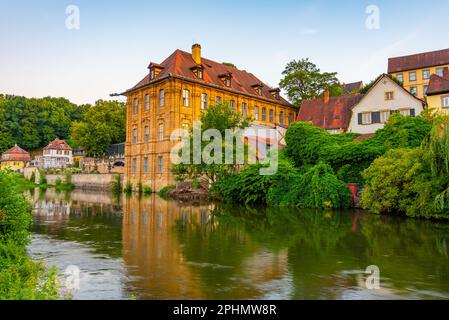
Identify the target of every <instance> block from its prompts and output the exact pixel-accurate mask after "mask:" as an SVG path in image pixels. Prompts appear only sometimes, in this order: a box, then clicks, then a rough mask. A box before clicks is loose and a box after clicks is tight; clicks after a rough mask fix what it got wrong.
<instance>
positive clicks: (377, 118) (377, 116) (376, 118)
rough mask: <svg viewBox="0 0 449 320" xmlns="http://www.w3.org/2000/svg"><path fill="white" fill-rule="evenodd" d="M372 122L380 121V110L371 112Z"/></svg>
mask: <svg viewBox="0 0 449 320" xmlns="http://www.w3.org/2000/svg"><path fill="white" fill-rule="evenodd" d="M371 120H372V121H371V122H372V123H380V112H379V111H378V112H372V113H371Z"/></svg>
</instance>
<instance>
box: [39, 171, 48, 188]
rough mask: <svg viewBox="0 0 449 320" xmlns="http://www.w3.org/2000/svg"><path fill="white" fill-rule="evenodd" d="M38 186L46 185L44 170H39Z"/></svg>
mask: <svg viewBox="0 0 449 320" xmlns="http://www.w3.org/2000/svg"><path fill="white" fill-rule="evenodd" d="M39 184H40V185H46V184H47V177H46V172H45V171H44V170H40V171H39Z"/></svg>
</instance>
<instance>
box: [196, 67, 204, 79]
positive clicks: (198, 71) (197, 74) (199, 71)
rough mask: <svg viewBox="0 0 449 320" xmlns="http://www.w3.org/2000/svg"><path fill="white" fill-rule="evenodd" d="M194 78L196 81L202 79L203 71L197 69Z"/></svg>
mask: <svg viewBox="0 0 449 320" xmlns="http://www.w3.org/2000/svg"><path fill="white" fill-rule="evenodd" d="M196 76H197V78H198V79H203V69H198V70H197V72H196Z"/></svg>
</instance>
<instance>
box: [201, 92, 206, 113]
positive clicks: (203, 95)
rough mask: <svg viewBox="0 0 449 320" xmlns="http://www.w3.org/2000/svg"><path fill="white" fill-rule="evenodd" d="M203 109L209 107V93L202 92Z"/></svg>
mask: <svg viewBox="0 0 449 320" xmlns="http://www.w3.org/2000/svg"><path fill="white" fill-rule="evenodd" d="M201 109H203V110H206V109H207V93H202V94H201Z"/></svg>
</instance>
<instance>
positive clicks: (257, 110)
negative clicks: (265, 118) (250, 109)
mask: <svg viewBox="0 0 449 320" xmlns="http://www.w3.org/2000/svg"><path fill="white" fill-rule="evenodd" d="M254 120H259V107H258V106H255V107H254Z"/></svg>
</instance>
